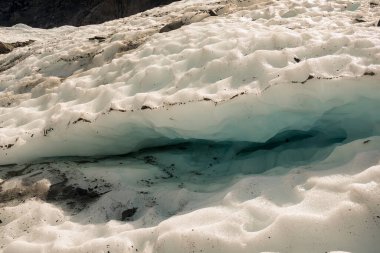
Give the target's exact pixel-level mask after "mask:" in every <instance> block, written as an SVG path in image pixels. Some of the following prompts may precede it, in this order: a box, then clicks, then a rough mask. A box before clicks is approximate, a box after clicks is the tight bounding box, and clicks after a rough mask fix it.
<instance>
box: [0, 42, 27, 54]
mask: <svg viewBox="0 0 380 253" xmlns="http://www.w3.org/2000/svg"><path fill="white" fill-rule="evenodd" d="M33 42H34V40H28V41H23V42H14V43H4V42H1V41H0V54H7V53H9V52H11V51H12V50H13V49H15V48H17V47H25V46H27V45H29V44H31V43H33Z"/></svg>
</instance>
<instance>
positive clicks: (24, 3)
mask: <svg viewBox="0 0 380 253" xmlns="http://www.w3.org/2000/svg"><path fill="white" fill-rule="evenodd" d="M174 1H177V0H83V1H75V0H3V1H0V25H1V26H12V25H15V24H17V23H23V24H27V25H29V26H33V27H40V28H51V27H56V26H62V25H73V26H81V25H88V24H98V23H102V22H105V21H108V20H113V19H117V18H122V17H126V16H130V15H133V14H136V13H139V12H142V11H145V10H148V9H151V8H154V7H157V6H160V5H165V4H169V3H171V2H174ZM46 13H49V15H46Z"/></svg>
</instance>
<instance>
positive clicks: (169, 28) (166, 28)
mask: <svg viewBox="0 0 380 253" xmlns="http://www.w3.org/2000/svg"><path fill="white" fill-rule="evenodd" d="M184 24H185V23H184V22H183V21H182V20H179V21H174V22H172V23H169V24H167V25H165V26H164V27H162V28H161V29H160V33H166V32H170V31H173V30H177V29H179V28H181V27H182V26H183V25H184Z"/></svg>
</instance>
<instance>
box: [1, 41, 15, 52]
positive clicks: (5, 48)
mask: <svg viewBox="0 0 380 253" xmlns="http://www.w3.org/2000/svg"><path fill="white" fill-rule="evenodd" d="M12 50H13V47H12V45H11V44H8V43H3V42H1V41H0V54H7V53H9V52H11V51H12Z"/></svg>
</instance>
